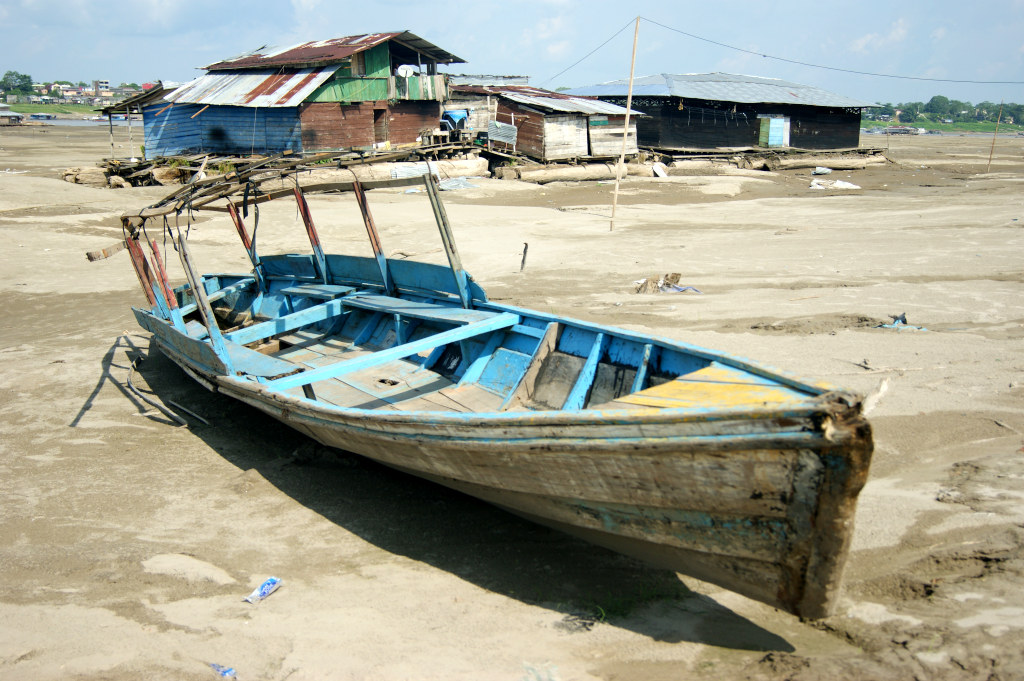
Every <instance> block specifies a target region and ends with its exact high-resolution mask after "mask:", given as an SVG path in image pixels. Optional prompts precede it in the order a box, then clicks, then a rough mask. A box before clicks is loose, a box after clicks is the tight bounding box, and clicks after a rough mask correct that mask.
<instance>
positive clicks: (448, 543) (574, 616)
mask: <svg viewBox="0 0 1024 681" xmlns="http://www.w3.org/2000/svg"><path fill="white" fill-rule="evenodd" d="M136 356H137V357H139V358H140V361H139V362H138V363H137V371H138V374H139V375H140V377H141V378H142V379H143V380H144V381H145V382H146V384H147V385H148V386H149V387H150V389H151V390H152V391H153V392H154V394H155V395H156V396H158V397H159V398H160V399H161V400H163V402H164V403H165V404H166V403H168V402H169V401H173V402H176V403H178V404H186V405H188V408H189V409H190V410H192V411H194V412H195V413H196V414H198V415H201V416H206V417H207V418H208V419H209V421H210V425H205V424H202V423H200V422H199V421H196V420H194V419H193V418H192V417H190V416H189V415H188V414H184V413H183V414H182V416H184V417H185V418H186V420H188V421H189V422H190V427H191V429H192V432H193V433H195V435H196V436H198V437H199V438H200V439H202V440H203V442H204V443H206V444H207V445H208V446H209V447H211V448H212V449H213V450H214V451H216V452H217V453H218V454H220V455H221V456H223V457H224V458H225V459H226V460H228V461H230V462H231V463H232V464H234V465H235V466H237V467H238V468H240V469H243V470H250V469H254V470H255V471H257V472H258V473H259V474H260V475H261V476H262V477H263V478H265V479H266V480H267V481H268V482H270V483H271V484H272V485H274V486H275V487H276V488H277V489H279V490H280V491H281V492H282V493H284V494H286V495H288V496H289V497H291V498H292V499H294V500H295V501H297V502H298V503H300V504H302V505H303V506H305V507H306V508H309V509H310V510H312V511H313V512H315V513H317V514H319V515H320V516H322V517H324V518H326V519H327V520H329V521H330V522H332V523H334V524H336V525H338V526H339V527H342V528H344V529H345V530H346V531H349V532H351V533H353V534H355V535H357V536H359V537H360V538H362V539H364V540H365V541H367V542H370V543H371V544H374V545H375V546H377V547H379V548H381V549H384V550H386V551H389V552H391V553H394V554H398V555H401V556H405V557H407V558H410V559H412V560H416V561H421V562H424V563H427V564H429V565H432V566H433V567H436V568H438V569H440V570H444V571H446V572H449V573H451V574H454V575H456V576H458V577H459V578H461V579H464V580H466V581H468V582H470V583H472V584H474V585H476V586H479V587H480V588H483V589H487V590H488V591H492V592H494V593H498V594H502V595H504V596H507V597H509V598H514V599H516V600H519V601H521V602H523V603H528V604H531V605H536V606H539V607H544V608H547V609H549V610H552V611H554V612H558V613H562V614H563V615H564V617H563V618H562V620H561V621H560V622H559V623H557V624H556V625H555V626H556V627H558V628H560V629H562V630H564V631H568V632H585V631H588V630H590V629H591V628H592V627H593V626H595V624H597V623H603V624H605V625H611V626H615V627H619V628H622V629H626V630H629V631H633V632H636V633H638V634H641V635H644V636H648V637H650V638H652V639H654V640H657V641H662V642H668V643H677V642H682V641H689V642H694V643H702V644H706V645H713V646H718V647H722V648H729V649H737V650H757V651H784V652H793V651H794V650H795V648H794V647H793V646H792V645H791V644H790V643H789V642H788V641H786V640H785V639H784V638H782V637H781V636H779V635H777V634H775V633H773V632H771V631H769V630H767V629H765V628H763V627H761V626H760V625H758V624H756V623H754V622H752V621H750V620H749V619H747V618H745V617H743V616H741V615H739V614H737V613H735V612H734V611H732V610H730V609H728V608H726V607H725V606H723V605H721V604H719V603H718V602H716V601H715V600H714V599H712V598H710V597H708V596H706V595H703V594H699V593H696V592H694V591H692V590H691V589H689V588H687V587H686V586H685V585H684V584H683V583H682V582H681V581H680V580H679V578H678V577H677V576H676V574H675V573H673V572H670V571H668V570H661V569H658V568H654V567H651V566H648V565H646V564H645V563H642V562H640V561H637V560H634V559H632V558H629V557H627V556H623V555H620V554H617V553H614V552H612V551H609V550H607V549H604V548H601V547H598V546H594V545H592V544H588V543H586V542H583V541H582V540H579V539H576V538H574V537H570V536H568V535H565V534H563V533H561V532H557V531H555V530H552V529H549V528H546V527H543V526H540V525H537V524H535V523H532V522H528V521H526V520H523V519H521V518H519V517H518V516H515V515H512V514H511V513H507V512H505V511H503V510H501V509H498V508H496V507H494V506H491V505H489V504H487V503H485V502H482V501H479V500H477V499H474V498H472V497H469V496H467V495H465V494H462V493H460V492H456V491H454V490H450V489H448V488H446V487H443V486H440V485H437V484H434V483H431V482H428V481H426V480H422V479H420V478H416V477H414V476H411V475H407V474H405V473H402V472H399V471H395V470H393V469H390V468H387V467H386V466H383V465H380V464H377V463H375V462H373V461H371V460H369V459H366V458H364V457H361V456H358V455H355V454H350V453H348V452H341V451H338V450H333V449H327V448H325V447H323V446H321V445H319V444H317V443H315V442H314V441H313V440H311V439H309V438H307V437H306V436H304V435H302V434H300V433H298V432H296V431H294V430H292V429H291V428H289V427H287V426H284V425H283V424H281V423H279V422H277V421H276V420H274V419H271V418H268V417H267V416H265V415H264V414H262V413H261V412H259V411H258V410H256V409H254V408H251V407H249V406H247V405H244V404H242V403H240V402H238V401H236V400H233V399H231V398H228V397H225V396H223V395H220V394H215V393H210V392H208V391H207V390H205V389H204V388H202V387H200V386H199V385H198V384H196V383H195V382H194V381H193V380H192V379H190V378H189V377H188V376H187V375H185V373H184V372H182V371H181V369H180V368H178V366H177V365H175V364H174V363H173V362H171V361H170V360H169V359H167V358H166V357H165V356H164V355H163V354H161V353H160V352H159V351H158V350H156V349H152V348H151V349H149V350H148V351H147V350H146V349H145V348H137V349H133V350H129V358H130V359H134V358H135V357H136Z"/></svg>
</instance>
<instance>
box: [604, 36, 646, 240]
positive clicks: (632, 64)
mask: <svg viewBox="0 0 1024 681" xmlns="http://www.w3.org/2000/svg"><path fill="white" fill-rule="evenodd" d="M639 35H640V17H637V18H636V26H635V27H634V28H633V57H632V59H630V61H629V92H628V93H627V94H626V123H625V128H624V129H623V131H622V153H621V154H619V162H618V164H616V166H615V194H614V195H613V196H612V220H611V222H610V223H608V231H609V232H610V231H612V230H613V229H615V207H616V206H617V205H618V204H619V180H620V179H621V178H622V168H623V166H624V165H625V163H626V140H628V139H629V112H630V111H631V109H632V107H633V72H634V70H635V69H636V39H637V37H638V36H639Z"/></svg>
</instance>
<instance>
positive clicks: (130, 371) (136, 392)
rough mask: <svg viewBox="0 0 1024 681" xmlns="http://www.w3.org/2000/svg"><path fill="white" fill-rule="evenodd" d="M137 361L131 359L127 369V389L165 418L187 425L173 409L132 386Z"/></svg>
mask: <svg viewBox="0 0 1024 681" xmlns="http://www.w3.org/2000/svg"><path fill="white" fill-rule="evenodd" d="M138 361H139V360H138V358H135V359H133V360H132V366H131V368H130V369H128V389H129V390H131V391H132V393H133V394H134V395H135V396H136V397H138V398H139V399H140V400H142V401H143V402H145V403H146V404H148V405H149V406H151V407H154V408H155V409H157V410H158V411H160V413H162V414H163V415H164V416H166V417H167V418H169V419H173V420H174V421H176V422H177V423H178V424H180V425H182V426H187V425H188V421H186V420H185V419H183V418H181V417H180V416H178V415H177V414H175V413H174V412H173V411H171V410H170V409H168V408H167V407H165V406H164V405H162V404H160V403H158V402H157V401H156V400H151V399H149V398H148V397H146V396H145V395H144V394H143V393H142V392H141V391H140V390H139V389H138V388H136V387H135V386H134V385H133V384H132V374H134V373H135V364H136V362H138ZM175 406H177V405H175ZM179 408H180V407H179ZM183 411H186V412H188V410H187V409H185V410H183ZM188 413H189V414H192V412H188ZM192 416H196V415H195V414H192ZM196 418H199V417H198V416H197V417H196ZM199 420H200V421H203V422H204V423H206V425H210V424H209V423H208V422H206V421H205V420H203V419H201V418H200V419H199Z"/></svg>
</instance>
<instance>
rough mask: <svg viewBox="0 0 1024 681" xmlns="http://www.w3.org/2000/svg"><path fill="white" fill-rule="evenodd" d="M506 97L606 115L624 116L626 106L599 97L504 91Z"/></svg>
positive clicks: (534, 104) (539, 105)
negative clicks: (546, 95) (534, 94)
mask: <svg viewBox="0 0 1024 681" xmlns="http://www.w3.org/2000/svg"><path fill="white" fill-rule="evenodd" d="M501 96H502V97H505V98H506V99H510V100H512V101H513V102H519V103H520V104H525V105H526V106H532V107H536V108H538V109H548V110H550V111H564V112H567V113H583V114H605V115H608V116H625V115H626V107H624V106H618V105H617V104H609V103H608V102H602V101H601V100H600V99H583V98H580V97H560V98H557V99H556V98H554V97H534V96H530V95H520V94H515V93H512V92H506V93H504V94H502V95H501ZM632 115H633V116H642V115H643V114H642V113H641V112H639V111H634V112H633V113H632Z"/></svg>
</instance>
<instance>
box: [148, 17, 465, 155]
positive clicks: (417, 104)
mask: <svg viewBox="0 0 1024 681" xmlns="http://www.w3.org/2000/svg"><path fill="white" fill-rule="evenodd" d="M451 63H464V61H463V60H462V59H460V58H459V57H456V56H455V55H453V54H451V53H449V52H446V51H445V50H442V49H441V48H439V47H437V46H435V45H433V44H431V43H429V42H427V41H426V40H423V39H422V38H420V37H418V36H416V35H414V34H412V33H409V32H408V31H404V32H401V33H374V34H369V35H356V36H348V37H345V38H334V39H331V40H322V41H317V42H310V43H304V44H302V45H295V46H292V47H286V48H271V47H261V48H259V49H257V50H254V51H252V52H249V53H246V54H243V55H240V56H238V57H234V58H231V59H226V60H224V61H221V62H217V63H215V64H211V65H209V66H207V67H205V69H206V75H203V76H200V77H199V78H197V79H195V80H193V81H191V82H189V83H186V84H185V85H183V86H181V87H180V88H178V89H176V90H174V91H173V92H171V93H169V94H166V95H165V96H164V98H163V99H164V101H163V102H158V103H153V104H150V105H148V106H146V107H145V108H144V109H143V121H144V125H145V133H146V156H147V157H150V158H152V157H154V156H166V155H172V154H182V153H201V152H211V153H218V154H240V155H241V154H253V153H259V154H269V153H278V152H282V151H287V150H290V151H292V152H296V153H297V152H303V151H306V152H309V151H321V150H333V149H347V148H368V147H377V148H388V147H393V146H398V145H406V144H415V143H416V142H417V140H418V139H419V138H420V137H421V136H422V135H423V134H430V132H432V131H434V130H436V129H437V127H438V125H439V121H440V117H441V103H442V102H443V101H445V100H446V99H447V97H448V83H447V81H446V79H445V76H444V75H442V74H439V73H438V72H437V65H438V64H451Z"/></svg>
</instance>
